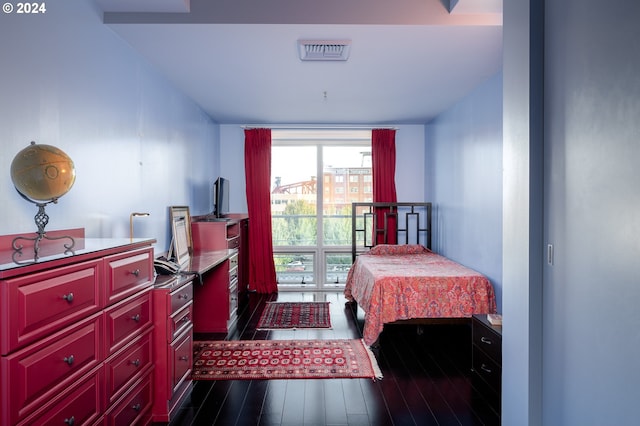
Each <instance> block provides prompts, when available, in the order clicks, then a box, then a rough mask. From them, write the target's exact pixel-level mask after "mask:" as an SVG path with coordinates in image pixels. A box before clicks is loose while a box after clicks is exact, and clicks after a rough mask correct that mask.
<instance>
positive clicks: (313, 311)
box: [257, 302, 331, 330]
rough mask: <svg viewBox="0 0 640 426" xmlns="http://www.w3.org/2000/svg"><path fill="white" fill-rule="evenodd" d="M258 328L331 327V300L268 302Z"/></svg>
mask: <svg viewBox="0 0 640 426" xmlns="http://www.w3.org/2000/svg"><path fill="white" fill-rule="evenodd" d="M257 328H258V330H292V329H296V328H331V318H330V317H329V302H267V304H266V306H265V308H264V311H262V315H261V316H260V320H259V321H258V327H257Z"/></svg>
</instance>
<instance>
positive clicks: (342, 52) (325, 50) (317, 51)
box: [298, 40, 351, 61]
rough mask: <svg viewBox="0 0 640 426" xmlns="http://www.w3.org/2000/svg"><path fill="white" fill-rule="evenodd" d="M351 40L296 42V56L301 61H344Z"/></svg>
mask: <svg viewBox="0 0 640 426" xmlns="http://www.w3.org/2000/svg"><path fill="white" fill-rule="evenodd" d="M350 50H351V40H298V54H299V55H300V59H301V60H303V61H346V60H347V59H348V58H349V52H350Z"/></svg>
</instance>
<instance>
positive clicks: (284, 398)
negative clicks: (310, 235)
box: [171, 291, 500, 426]
mask: <svg viewBox="0 0 640 426" xmlns="http://www.w3.org/2000/svg"><path fill="white" fill-rule="evenodd" d="M267 300H279V301H323V300H326V301H330V302H331V304H330V306H331V322H332V325H333V328H332V329H331V330H294V331H259V330H256V324H257V322H258V319H259V317H260V312H261V311H262V309H263V307H264V303H265V301H267ZM344 302H345V299H344V296H343V295H342V292H341V291H336V292H328V293H326V292H280V293H279V294H277V295H269V296H264V295H258V294H251V295H249V296H248V298H247V299H246V300H244V301H243V303H242V304H241V306H240V309H239V313H238V321H237V324H236V327H235V328H234V329H233V330H232V331H231V332H230V333H229V335H196V336H195V339H196V340H215V339H221V340H222V339H229V340H250V339H273V340H275V339H345V338H359V337H361V330H362V325H363V321H364V314H363V312H362V310H361V309H358V310H357V312H356V314H355V315H354V314H353V313H352V310H351V308H349V307H347V306H345V303H344ZM376 357H377V359H378V363H379V365H380V367H381V369H382V373H383V374H384V378H383V379H382V380H378V381H373V380H369V379H331V380H247V381H198V382H195V383H194V386H193V390H192V392H191V395H190V396H188V397H187V398H186V400H185V402H184V403H183V404H182V406H181V409H180V411H179V413H178V415H177V416H176V418H175V420H174V421H173V422H172V423H171V426H173V425H295V426H298V425H499V424H500V417H499V412H497V409H493V408H492V407H490V405H489V403H488V402H487V400H486V399H485V398H483V389H480V388H479V387H478V386H477V383H476V382H475V381H474V380H473V378H472V376H471V367H470V366H471V326H470V324H469V323H466V322H465V323H459V324H438V325H428V326H422V327H421V333H419V332H418V327H417V326H413V325H402V326H398V325H395V326H386V327H385V330H384V332H383V333H382V335H381V337H380V346H379V348H377V350H376Z"/></svg>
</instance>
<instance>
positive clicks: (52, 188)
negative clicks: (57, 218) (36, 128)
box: [11, 142, 76, 202]
mask: <svg viewBox="0 0 640 426" xmlns="http://www.w3.org/2000/svg"><path fill="white" fill-rule="evenodd" d="M11 180H12V181H13V185H14V186H15V187H16V189H17V190H18V192H20V194H22V195H23V196H25V197H27V198H29V199H31V200H34V201H41V202H52V201H53V202H56V201H57V199H58V198H60V197H62V196H63V195H64V194H66V193H67V192H69V190H70V189H71V187H72V186H73V184H74V182H75V180H76V170H75V167H74V165H73V161H72V160H71V158H70V157H69V156H68V155H67V154H65V153H64V152H63V151H62V150H60V149H58V148H56V147H55V146H51V145H45V144H36V143H35V142H31V145H29V146H28V147H26V148H25V149H23V150H22V151H20V152H19V153H18V154H17V155H16V156H15V158H14V159H13V162H12V163H11Z"/></svg>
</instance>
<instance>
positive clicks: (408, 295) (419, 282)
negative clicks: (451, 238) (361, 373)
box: [344, 245, 496, 345]
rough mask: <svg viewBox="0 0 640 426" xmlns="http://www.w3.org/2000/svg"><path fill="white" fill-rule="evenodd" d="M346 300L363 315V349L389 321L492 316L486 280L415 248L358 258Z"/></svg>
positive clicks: (388, 248) (390, 248)
mask: <svg viewBox="0 0 640 426" xmlns="http://www.w3.org/2000/svg"><path fill="white" fill-rule="evenodd" d="M344 295H345V297H346V298H347V299H348V300H350V301H354V300H355V301H357V302H358V304H359V305H360V306H361V307H362V308H363V309H364V311H365V324H364V333H363V334H364V335H363V338H364V341H365V343H366V344H367V345H371V344H373V343H374V342H375V341H376V340H377V339H378V335H379V334H380V333H381V332H382V329H383V326H384V324H385V323H388V322H393V321H397V320H404V319H412V318H462V317H470V316H471V315H472V314H480V313H495V312H496V298H495V293H494V291H493V286H492V285H491V283H490V282H489V280H488V279H487V278H486V277H485V276H484V275H482V274H480V273H478V272H476V271H474V270H472V269H469V268H467V267H465V266H462V265H460V264H459V263H456V262H454V261H452V260H451V259H448V258H446V257H444V256H441V255H439V254H436V253H433V252H431V251H430V250H428V249H426V248H425V247H422V246H418V245H404V246H388V245H379V246H376V247H373V248H372V249H371V250H370V251H369V252H368V253H366V254H362V255H360V256H358V258H357V259H356V261H355V263H354V264H353V266H352V267H351V269H350V270H349V274H348V275H347V284H346V287H345V290H344Z"/></svg>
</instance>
